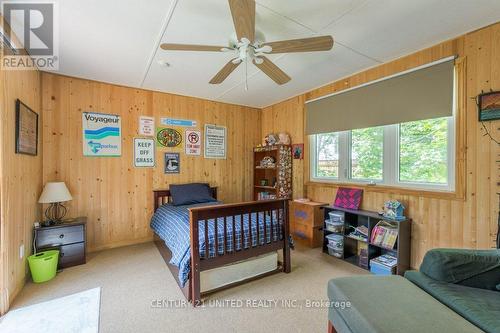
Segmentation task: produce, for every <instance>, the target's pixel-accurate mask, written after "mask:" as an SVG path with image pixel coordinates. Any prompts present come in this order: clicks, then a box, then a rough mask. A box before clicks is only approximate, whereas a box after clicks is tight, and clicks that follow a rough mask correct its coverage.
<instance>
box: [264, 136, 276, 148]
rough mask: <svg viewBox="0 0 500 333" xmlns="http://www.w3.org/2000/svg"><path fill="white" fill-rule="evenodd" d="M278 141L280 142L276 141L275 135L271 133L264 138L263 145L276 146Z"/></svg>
mask: <svg viewBox="0 0 500 333" xmlns="http://www.w3.org/2000/svg"><path fill="white" fill-rule="evenodd" d="M277 141H278V140H277V139H276V136H275V135H274V134H273V133H269V134H268V135H266V137H265V138H264V141H263V145H264V146H272V145H275V144H276V143H277Z"/></svg>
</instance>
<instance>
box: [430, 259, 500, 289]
mask: <svg viewBox="0 0 500 333" xmlns="http://www.w3.org/2000/svg"><path fill="white" fill-rule="evenodd" d="M420 272H422V273H424V274H425V275H427V276H428V277H430V278H432V279H434V280H438V281H442V282H447V283H454V284H461V285H465V286H469V287H475V288H481V289H488V290H500V289H497V287H498V285H499V284H500V250H466V249H433V250H430V251H428V252H427V253H426V254H425V257H424V260H423V262H422V265H421V266H420Z"/></svg>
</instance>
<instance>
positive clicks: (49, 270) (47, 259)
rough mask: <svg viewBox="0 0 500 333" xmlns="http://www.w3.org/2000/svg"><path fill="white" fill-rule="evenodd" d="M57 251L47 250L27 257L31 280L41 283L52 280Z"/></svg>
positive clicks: (55, 266) (55, 268) (56, 261)
mask: <svg viewBox="0 0 500 333" xmlns="http://www.w3.org/2000/svg"><path fill="white" fill-rule="evenodd" d="M58 261H59V251H58V250H49V251H43V252H39V253H37V254H33V255H31V256H29V257H28V264H29V267H30V271H31V277H32V278H33V282H35V283H41V282H45V281H49V280H52V279H53V278H54V276H56V272H57V263H58Z"/></svg>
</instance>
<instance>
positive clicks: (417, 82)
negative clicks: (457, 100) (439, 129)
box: [306, 60, 454, 135]
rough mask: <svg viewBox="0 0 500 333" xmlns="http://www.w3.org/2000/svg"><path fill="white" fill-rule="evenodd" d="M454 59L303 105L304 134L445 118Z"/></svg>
mask: <svg viewBox="0 0 500 333" xmlns="http://www.w3.org/2000/svg"><path fill="white" fill-rule="evenodd" d="M453 77H454V60H449V61H445V62H442V63H439V64H437V65H432V66H430V67H427V68H423V69H419V70H416V71H413V72H410V73H406V74H402V75H399V76H395V77H392V78H388V79H386V80H383V81H378V82H375V83H373V84H368V85H365V86H362V87H359V88H355V89H352V90H349V91H346V92H343V93H339V94H336V95H332V96H328V97H324V98H321V99H318V100H314V101H311V102H308V103H307V104H306V134H308V135H310V134H318V133H330V132H338V131H345V130H351V129H357V128H367V127H375V126H382V125H390V124H397V123H404V122H408V121H415V120H423V119H431V118H439V117H447V116H451V115H452V114H453V89H454V80H453Z"/></svg>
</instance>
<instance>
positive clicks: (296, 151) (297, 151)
mask: <svg viewBox="0 0 500 333" xmlns="http://www.w3.org/2000/svg"><path fill="white" fill-rule="evenodd" d="M292 154H293V159H294V160H302V159H304V144H303V143H295V144H293V145H292Z"/></svg>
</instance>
